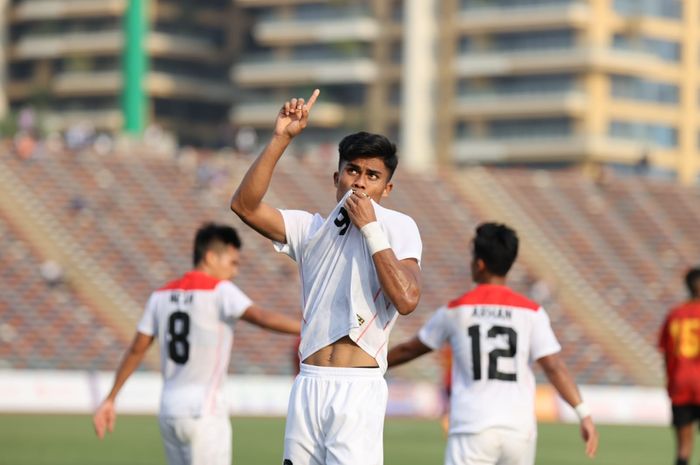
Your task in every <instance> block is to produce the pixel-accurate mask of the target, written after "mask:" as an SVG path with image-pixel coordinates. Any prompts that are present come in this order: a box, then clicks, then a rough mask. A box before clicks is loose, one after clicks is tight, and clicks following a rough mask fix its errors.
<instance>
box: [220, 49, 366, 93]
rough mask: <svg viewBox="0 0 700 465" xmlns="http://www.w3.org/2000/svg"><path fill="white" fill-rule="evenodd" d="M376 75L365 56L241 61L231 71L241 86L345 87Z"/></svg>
mask: <svg viewBox="0 0 700 465" xmlns="http://www.w3.org/2000/svg"><path fill="white" fill-rule="evenodd" d="M378 74H379V70H378V67H377V65H376V64H375V62H374V61H373V60H372V59H370V58H366V57H348V58H322V57H319V58H316V59H313V58H306V59H299V60H289V59H282V60H275V59H274V58H273V57H272V56H267V57H266V58H265V59H263V60H256V61H243V62H241V63H240V64H239V65H238V66H236V67H234V68H233V70H232V72H231V78H232V79H233V81H234V82H235V83H236V84H237V85H239V86H242V87H253V86H259V85H275V84H279V85H296V84H308V83H310V82H313V83H317V84H318V85H323V84H347V83H363V84H368V83H371V82H373V81H374V80H375V79H376V78H377V76H378Z"/></svg>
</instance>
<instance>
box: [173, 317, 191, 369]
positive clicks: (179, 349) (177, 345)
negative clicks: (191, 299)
mask: <svg viewBox="0 0 700 465" xmlns="http://www.w3.org/2000/svg"><path fill="white" fill-rule="evenodd" d="M168 334H169V335H170V341H169V342H168V355H170V358H171V360H172V361H173V362H175V363H177V364H178V365H184V364H185V363H187V360H189V358H190V343H189V341H188V340H187V336H189V334H190V316H189V315H188V314H187V313H185V312H181V311H179V310H178V311H177V312H173V313H172V315H170V318H169V319H168Z"/></svg>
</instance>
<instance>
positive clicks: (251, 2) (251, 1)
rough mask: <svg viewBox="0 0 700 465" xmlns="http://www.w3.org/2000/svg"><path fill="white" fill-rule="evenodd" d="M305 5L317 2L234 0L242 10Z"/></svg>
mask: <svg viewBox="0 0 700 465" xmlns="http://www.w3.org/2000/svg"><path fill="white" fill-rule="evenodd" d="M305 3H318V0H236V4H237V5H239V6H242V7H244V8H245V7H248V8H250V7H260V6H287V5H303V4H305Z"/></svg>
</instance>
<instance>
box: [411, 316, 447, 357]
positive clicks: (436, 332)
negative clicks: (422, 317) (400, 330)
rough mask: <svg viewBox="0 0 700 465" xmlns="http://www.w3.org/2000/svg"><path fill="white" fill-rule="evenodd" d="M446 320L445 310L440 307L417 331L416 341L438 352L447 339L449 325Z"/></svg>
mask: <svg viewBox="0 0 700 465" xmlns="http://www.w3.org/2000/svg"><path fill="white" fill-rule="evenodd" d="M447 320H448V316H447V308H446V307H441V308H440V309H438V311H436V312H435V313H434V314H433V316H432V317H431V318H430V319H429V320H428V322H427V323H426V324H425V325H423V327H422V328H421V329H420V331H418V339H420V341H421V342H422V343H423V344H425V345H426V346H428V347H430V348H431V349H433V350H438V349H439V348H440V347H442V346H443V345H445V342H446V341H447V339H448V338H449V328H450V325H449V324H448V322H447Z"/></svg>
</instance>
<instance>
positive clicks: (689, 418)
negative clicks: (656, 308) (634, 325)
mask: <svg viewBox="0 0 700 465" xmlns="http://www.w3.org/2000/svg"><path fill="white" fill-rule="evenodd" d="M685 284H686V286H687V287H688V292H689V294H690V298H689V299H688V301H686V302H685V303H683V304H681V305H679V306H677V307H675V308H673V309H671V311H670V312H669V313H668V316H667V317H666V319H665V321H664V323H663V326H662V328H661V334H660V337H659V348H660V349H661V352H662V353H663V356H664V361H665V363H666V388H667V390H668V396H669V397H670V399H671V413H672V423H673V428H674V430H675V433H676V465H688V461H689V460H690V455H691V453H692V452H693V435H694V431H693V425H694V424H695V423H696V422H697V421H698V420H700V267H696V268H692V269H691V270H689V271H688V273H687V274H686V276H685Z"/></svg>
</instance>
